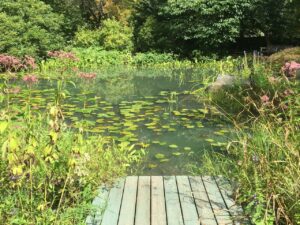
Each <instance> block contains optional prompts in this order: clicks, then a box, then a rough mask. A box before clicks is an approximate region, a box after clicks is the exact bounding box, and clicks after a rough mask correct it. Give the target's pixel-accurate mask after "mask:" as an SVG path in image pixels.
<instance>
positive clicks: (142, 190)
mask: <svg viewBox="0 0 300 225" xmlns="http://www.w3.org/2000/svg"><path fill="white" fill-rule="evenodd" d="M150 182H151V180H150V177H149V176H148V177H146V176H140V177H139V179H138V194H137V203H136V215H135V225H150V207H151V202H150V196H151V183H150Z"/></svg>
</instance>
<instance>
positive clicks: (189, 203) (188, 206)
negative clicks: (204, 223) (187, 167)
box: [176, 176, 200, 225]
mask: <svg viewBox="0 0 300 225" xmlns="http://www.w3.org/2000/svg"><path fill="white" fill-rule="evenodd" d="M176 180H177V186H178V192H179V198H180V204H181V210H182V214H183V220H184V225H200V221H199V218H198V213H197V209H196V205H195V202H194V198H193V193H192V190H191V186H190V182H189V179H188V177H187V176H177V177H176Z"/></svg>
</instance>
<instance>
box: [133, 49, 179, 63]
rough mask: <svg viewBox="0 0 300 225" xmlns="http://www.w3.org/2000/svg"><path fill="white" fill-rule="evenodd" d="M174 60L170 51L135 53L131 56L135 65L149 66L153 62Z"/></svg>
mask: <svg viewBox="0 0 300 225" xmlns="http://www.w3.org/2000/svg"><path fill="white" fill-rule="evenodd" d="M175 60H176V58H175V56H174V55H173V54H171V53H155V52H147V53H137V54H136V55H135V56H134V57H133V64H134V65H136V66H151V65H154V64H163V63H172V62H174V61H175Z"/></svg>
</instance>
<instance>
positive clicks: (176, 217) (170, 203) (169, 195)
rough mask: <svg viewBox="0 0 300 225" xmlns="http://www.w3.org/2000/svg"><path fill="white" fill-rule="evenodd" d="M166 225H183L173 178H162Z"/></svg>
mask: <svg viewBox="0 0 300 225" xmlns="http://www.w3.org/2000/svg"><path fill="white" fill-rule="evenodd" d="M164 187H165V198H166V208H167V221H168V222H167V223H168V225H183V219H182V213H181V208H180V200H179V196H178V191H177V184H176V178H175V176H170V177H164Z"/></svg>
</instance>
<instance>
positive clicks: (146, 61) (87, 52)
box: [40, 47, 196, 76]
mask: <svg viewBox="0 0 300 225" xmlns="http://www.w3.org/2000/svg"><path fill="white" fill-rule="evenodd" d="M72 51H73V52H74V53H75V54H76V56H77V57H78V58H79V61H73V62H68V68H69V69H70V71H69V72H70V73H71V74H74V71H73V70H71V68H72V69H74V68H79V69H82V70H89V69H98V70H99V69H105V68H110V67H111V66H126V67H156V68H162V69H166V68H179V67H193V66H196V64H193V62H191V61H189V60H179V59H177V57H176V56H175V55H173V54H170V53H155V52H148V53H137V54H136V55H132V54H131V53H129V52H124V51H122V52H120V51H115V50H114V51H106V50H103V49H102V48H100V47H89V48H73V49H72ZM62 67H64V65H62V63H61V60H58V59H47V61H42V62H41V64H40V68H41V72H42V73H43V74H45V75H47V76H48V75H49V73H50V72H51V74H52V75H53V74H54V73H52V72H53V71H56V70H58V68H62ZM124 69H125V68H124ZM55 76H59V74H56V75H55Z"/></svg>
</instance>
